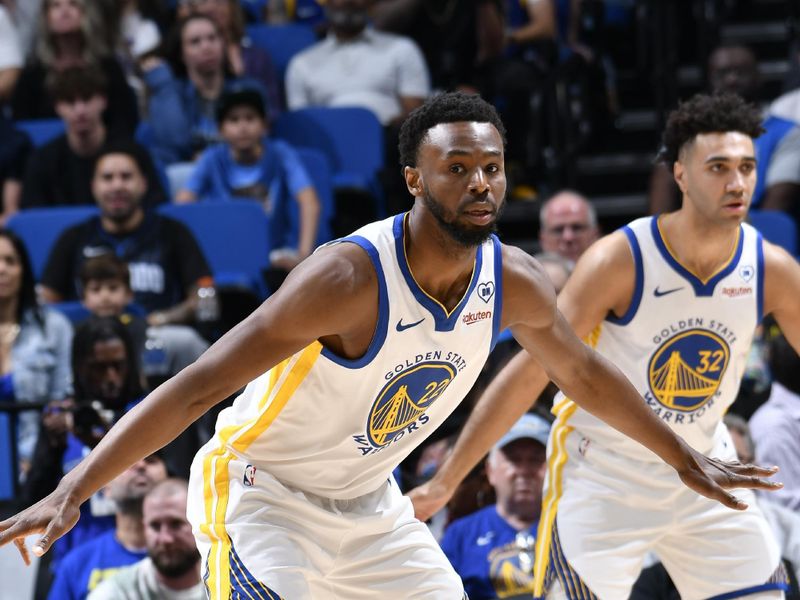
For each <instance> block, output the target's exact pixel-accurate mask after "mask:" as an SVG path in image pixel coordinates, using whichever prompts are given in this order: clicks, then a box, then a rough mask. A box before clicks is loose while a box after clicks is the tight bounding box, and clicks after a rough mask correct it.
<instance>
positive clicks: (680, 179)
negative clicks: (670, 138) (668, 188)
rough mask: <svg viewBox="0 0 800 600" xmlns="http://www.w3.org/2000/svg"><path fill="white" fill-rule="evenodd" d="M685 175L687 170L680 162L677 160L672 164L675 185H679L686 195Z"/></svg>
mask: <svg viewBox="0 0 800 600" xmlns="http://www.w3.org/2000/svg"><path fill="white" fill-rule="evenodd" d="M685 175H686V170H685V169H684V167H683V163H682V162H681V161H680V160H676V161H675V162H674V163H673V164H672V176H673V177H674V178H675V183H677V184H678V187H679V188H680V189H681V192H683V193H686V181H685Z"/></svg>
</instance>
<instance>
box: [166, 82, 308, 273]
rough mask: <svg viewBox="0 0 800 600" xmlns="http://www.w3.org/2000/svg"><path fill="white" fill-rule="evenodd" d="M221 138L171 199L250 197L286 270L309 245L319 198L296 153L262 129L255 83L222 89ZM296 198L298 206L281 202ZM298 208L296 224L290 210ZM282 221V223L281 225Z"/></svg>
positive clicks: (274, 257)
mask: <svg viewBox="0 0 800 600" xmlns="http://www.w3.org/2000/svg"><path fill="white" fill-rule="evenodd" d="M217 120H218V123H219V130H220V133H221V135H222V138H223V139H224V140H225V141H224V143H222V144H218V145H215V146H212V147H210V148H208V149H207V150H206V151H205V152H203V154H202V155H201V156H200V158H199V160H198V161H197V164H196V165H195V167H194V170H193V172H192V174H191V176H190V177H189V179H188V180H187V182H186V185H185V187H184V189H182V190H180V191H179V192H178V194H177V196H176V198H175V200H176V202H195V201H197V200H200V201H207V202H212V201H213V202H225V201H230V200H236V199H240V200H241V199H252V200H255V201H257V202H261V203H262V204H263V205H264V208H265V210H266V211H267V213H268V214H269V216H270V221H271V223H272V225H271V231H270V234H271V235H270V239H271V243H272V247H273V248H275V250H273V251H272V252H271V253H270V261H271V263H272V266H273V267H277V268H281V269H284V270H286V271H289V270H291V269H292V268H293V267H294V266H295V265H297V263H299V262H300V261H301V260H302V259H304V258H305V257H306V256H308V255H309V254H311V252H312V250H313V249H314V245H315V240H316V237H317V226H318V222H319V215H320V202H319V198H318V197H317V193H316V191H315V190H314V187H313V184H312V182H311V179H310V177H309V175H308V173H307V172H306V170H305V168H304V167H303V165H302V163H301V162H300V159H299V158H298V156H297V153H296V152H295V151H294V149H292V147H291V146H289V145H288V144H286V143H285V142H282V141H279V140H270V139H268V138H267V137H266V134H267V119H266V110H265V103H264V99H263V96H262V94H261V93H260V91H259V90H258V89H256V88H251V87H241V88H235V89H232V90H230V91H228V92H226V93H225V94H224V95H223V96H222V98H221V99H220V101H219V106H218V109H217ZM291 202H296V203H297V206H298V207H299V211H293V210H292V207H290V206H287V205H288V204H290V203H291ZM298 212H299V223H296V224H294V223H292V221H293V220H295V219H293V218H292V216H291V215H293V214H295V213H298ZM287 224H288V226H287Z"/></svg>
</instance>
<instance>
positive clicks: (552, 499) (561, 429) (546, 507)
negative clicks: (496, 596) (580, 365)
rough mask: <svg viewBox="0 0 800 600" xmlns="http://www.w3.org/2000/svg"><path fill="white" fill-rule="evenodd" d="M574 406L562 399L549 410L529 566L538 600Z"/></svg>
mask: <svg viewBox="0 0 800 600" xmlns="http://www.w3.org/2000/svg"><path fill="white" fill-rule="evenodd" d="M577 408H578V405H577V404H575V403H574V402H572V401H571V400H569V399H567V398H564V399H562V400H561V401H560V402H559V403H558V404H556V405H555V406H554V407H553V413H554V414H555V415H556V422H555V425H554V426H553V452H552V455H551V456H550V458H549V459H548V461H547V482H548V484H547V490H546V491H545V497H544V501H543V502H542V514H541V516H540V517H539V527H538V529H537V531H538V532H539V533H538V535H537V536H536V555H535V559H534V563H533V596H534V597H535V598H541V597H543V596H544V593H545V591H546V590H545V589H544V588H545V580H546V576H547V567H548V565H549V561H550V546H551V544H552V541H553V540H552V531H553V523H554V521H555V518H556V513H557V511H558V501H559V500H560V499H561V495H562V493H563V491H564V480H563V472H564V465H565V464H566V463H567V451H566V449H565V448H564V442H565V441H566V438H567V435H569V433H570V432H572V430H573V428H572V427H570V426H569V425H567V421H568V420H569V418H570V417H571V416H572V414H573V413H574V412H575V411H576V410H577Z"/></svg>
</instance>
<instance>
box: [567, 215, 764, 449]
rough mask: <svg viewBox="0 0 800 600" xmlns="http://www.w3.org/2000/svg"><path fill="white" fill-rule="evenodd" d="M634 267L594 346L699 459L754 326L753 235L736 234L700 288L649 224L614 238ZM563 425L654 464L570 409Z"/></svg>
mask: <svg viewBox="0 0 800 600" xmlns="http://www.w3.org/2000/svg"><path fill="white" fill-rule="evenodd" d="M622 231H623V232H624V234H625V235H626V237H627V239H628V243H629V246H630V250H631V255H632V257H633V262H634V266H635V278H636V280H635V286H634V292H633V296H632V298H631V302H630V305H629V307H628V309H627V311H626V313H625V314H624V315H613V314H612V315H608V316H607V317H606V319H605V320H604V321H603V323H602V324H601V325H600V327H599V329H598V330H597V331H595V332H594V334H593V336H592V339H593V342H594V345H595V349H596V350H597V351H598V352H600V353H601V354H602V355H603V356H605V357H606V358H608V359H609V360H610V361H611V362H612V363H614V364H615V365H617V366H618V367H619V368H620V369H621V370H622V371H623V373H625V375H626V376H627V377H628V379H630V381H631V382H632V383H633V384H634V385H635V386H636V388H637V389H638V390H639V393H640V394H641V395H642V397H643V398H644V400H645V402H647V404H648V405H649V406H650V408H651V409H652V410H653V412H654V413H655V414H657V415H658V416H659V417H660V418H661V419H662V420H663V421H664V422H665V423H667V424H669V425H670V426H671V427H672V428H673V429H675V430H676V432H677V433H678V434H679V435H681V436H682V437H683V438H684V439H685V440H686V441H687V442H688V443H689V444H690V445H692V446H693V447H694V448H696V449H697V450H700V451H701V452H706V451H708V450H710V449H711V448H712V447H713V441H714V439H715V436H717V435H719V430H718V428H720V427H722V425H721V421H722V417H723V415H724V414H725V411H726V410H727V408H728V407H729V406H730V405H731V403H733V401H734V399H735V398H736V394H737V392H738V389H739V384H740V382H741V378H742V374H743V372H744V368H745V363H746V360H747V354H748V352H749V349H750V343H751V341H752V337H753V332H754V331H755V328H756V326H757V325H758V322H759V321H760V319H761V316H762V312H763V295H764V257H763V243H762V240H761V235H760V234H759V233H758V232H757V231H756V230H755V229H753V228H752V227H750V226H749V225H746V224H743V225H741V226H740V227H739V230H738V233H737V236H736V241H735V244H734V247H733V250H732V252H731V255H730V256H729V257H728V259H727V261H725V263H724V264H723V265H722V266H721V267H720V268H719V269H718V270H717V272H716V273H714V274H712V275H711V276H710V277H708V278H707V279H701V278H699V277H697V276H696V275H695V274H694V273H692V272H691V271H690V270H689V269H687V268H686V267H685V266H684V265H682V264H681V263H680V261H679V260H678V259H677V258H676V257H675V255H674V253H673V252H672V249H671V248H670V247H669V244H668V242H667V240H666V239H665V238H664V236H663V234H662V232H661V230H660V228H659V226H658V220H657V219H656V218H652V217H647V218H644V219H639V220H637V221H634V222H633V223H631V224H630V225H628V226H627V227H625V228H623V230H622ZM570 425H573V426H574V427H576V428H577V429H580V431H581V433H582V434H583V435H584V436H586V437H587V438H588V439H591V440H592V441H593V442H600V443H601V444H608V445H613V448H614V450H615V451H617V452H624V453H629V454H631V455H634V456H636V457H637V458H642V457H643V456H648V457H650V458H653V457H654V456H655V455H653V454H652V453H650V452H649V451H648V450H646V449H644V448H642V447H640V446H639V445H638V444H636V443H635V442H632V441H630V440H628V439H627V438H625V437H624V436H622V435H621V434H618V433H616V432H615V431H614V430H612V429H611V428H609V427H607V426H606V425H605V424H603V423H602V422H601V421H599V420H597V419H595V418H594V417H592V416H591V415H589V414H588V413H586V412H585V411H582V410H581V409H577V410H576V411H575V413H574V414H573V416H572V417H571V418H570Z"/></svg>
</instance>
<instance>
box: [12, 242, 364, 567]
mask: <svg viewBox="0 0 800 600" xmlns="http://www.w3.org/2000/svg"><path fill="white" fill-rule="evenodd" d="M375 280H376V276H375V273H374V270H373V269H372V266H371V263H370V262H369V258H368V257H367V255H366V253H364V252H363V250H361V249H360V248H358V247H357V246H355V245H352V244H341V245H338V246H335V247H332V248H328V249H325V250H323V251H321V252H319V253H318V254H316V255H315V256H314V257H312V258H310V259H309V260H307V261H305V262H304V263H303V264H302V265H301V266H299V267H298V268H297V269H296V270H295V271H293V272H292V273H291V275H290V276H289V277H288V278H287V280H286V282H285V283H284V285H283V286H282V287H281V288H280V289H279V290H278V291H277V292H276V293H275V294H273V295H272V296H271V297H270V299H269V300H267V301H266V302H265V303H264V304H263V305H261V307H259V308H258V309H257V310H256V311H255V312H254V313H253V314H252V315H250V316H249V317H248V318H247V319H245V320H244V321H243V322H241V323H240V324H239V325H237V326H236V327H234V328H233V329H232V330H231V331H230V332H228V333H227V334H226V335H224V336H223V337H222V338H221V339H220V340H219V341H218V342H217V343H216V344H214V345H213V346H212V347H211V348H209V350H208V351H207V352H206V353H205V354H203V356H201V357H200V359H198V360H197V362H195V363H194V364H193V365H191V366H189V367H187V368H186V369H184V370H183V371H181V372H180V373H179V374H178V375H176V376H175V377H173V378H172V379H170V380H169V381H167V382H166V383H164V384H163V385H161V386H159V387H158V388H157V389H156V390H155V391H153V393H151V394H150V395H149V396H148V397H147V398H146V399H145V400H144V401H142V402H141V403H140V404H139V405H138V406H136V407H135V408H134V409H133V410H131V411H130V412H129V413H128V414H126V415H125V416H124V417H123V418H122V419H120V421H119V422H118V423H117V424H116V425H115V426H114V427H113V428H112V429H111V431H109V433H108V434H106V436H105V437H104V438H103V440H102V441H101V442H100V444H98V446H97V447H96V448H95V449H94V450H93V451H92V452H91V453H90V454H89V456H87V457H86V458H85V459H84V460H83V461H82V462H81V463H80V464H79V465H78V466H77V467H76V468H75V469H73V470H72V471H71V472H70V473H69V474H67V475H66V476H65V477H64V478H63V479H62V480H61V482H60V483H59V485H58V487H57V489H56V490H55V491H54V492H53V493H52V494H51V495H50V496H48V497H47V498H45V499H44V500H42V501H40V502H38V503H37V504H35V505H34V506H32V507H30V508H28V509H27V510H24V511H23V512H21V513H20V514H19V515H16V516H14V517H12V518H10V519H8V520H6V521H3V522H2V523H0V545H3V544H6V543H8V542H10V541H12V540H14V541H15V543H16V544H17V546H18V547H19V548H20V551H21V552H22V553H23V558H25V560H26V562H27V558H28V557H27V552H26V551H25V550H24V538H25V536H27V535H30V534H33V533H43V534H44V535H43V537H42V538H41V539H40V540H39V541H38V542H37V543H36V545H35V546H34V552H35V553H36V554H37V555H42V554H44V552H46V551H47V550H48V549H49V548H50V546H51V545H52V543H53V542H54V541H55V540H56V539H58V538H59V537H60V536H62V535H63V534H64V533H66V532H67V531H68V530H69V529H71V528H72V526H74V524H75V523H76V522H77V520H78V516H79V507H80V504H81V503H82V502H84V501H85V500H86V499H87V498H89V497H90V496H91V495H92V494H93V493H94V492H96V491H97V490H98V489H100V488H101V487H103V486H104V485H105V484H106V483H108V482H109V481H110V480H111V479H113V478H114V477H115V476H117V475H118V474H119V473H121V472H122V471H123V470H124V469H126V468H127V467H128V466H129V465H131V464H133V463H134V462H136V461H137V460H139V459H141V458H142V457H144V456H148V455H150V454H152V453H153V452H155V451H156V450H158V449H159V448H161V447H163V446H164V445H166V444H167V443H168V442H170V441H171V440H172V439H174V438H175V437H177V436H178V434H180V433H181V432H182V431H183V430H184V429H186V427H188V426H189V425H190V424H191V423H192V422H193V421H194V420H195V419H197V418H198V417H199V416H201V415H202V414H203V413H205V412H206V411H207V410H208V409H209V408H211V407H212V406H214V405H215V404H217V403H218V402H220V401H221V400H223V399H224V398H226V397H227V396H229V395H230V394H232V393H234V392H235V391H236V390H238V389H240V388H241V387H243V386H244V385H245V384H247V383H248V382H250V381H251V380H253V379H255V378H256V377H257V376H259V375H261V374H262V373H264V372H266V371H267V370H268V369H270V368H271V367H273V366H274V365H276V364H278V362H280V361H281V360H283V359H285V358H286V357H288V356H291V355H292V354H294V353H295V352H297V351H299V350H301V349H302V348H304V347H305V346H307V345H308V344H310V343H311V342H313V341H314V340H317V339H319V338H321V337H326V336H328V337H329V338H334V339H336V338H337V337H342V336H344V337H345V338H347V337H348V336H352V335H354V332H356V333H357V332H360V331H361V330H362V329H363V327H364V325H363V323H364V322H365V321H369V319H368V318H367V315H373V316H375V318H377V317H376V311H377V284H376V283H375ZM332 289H336V293H337V298H340V301H337V302H336V303H335V304H336V306H331V305H330V302H329V301H328V298H329V297H330V290H332ZM367 326H368V327H373V328H374V321H373V322H372V323H367ZM370 331H371V330H370Z"/></svg>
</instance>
